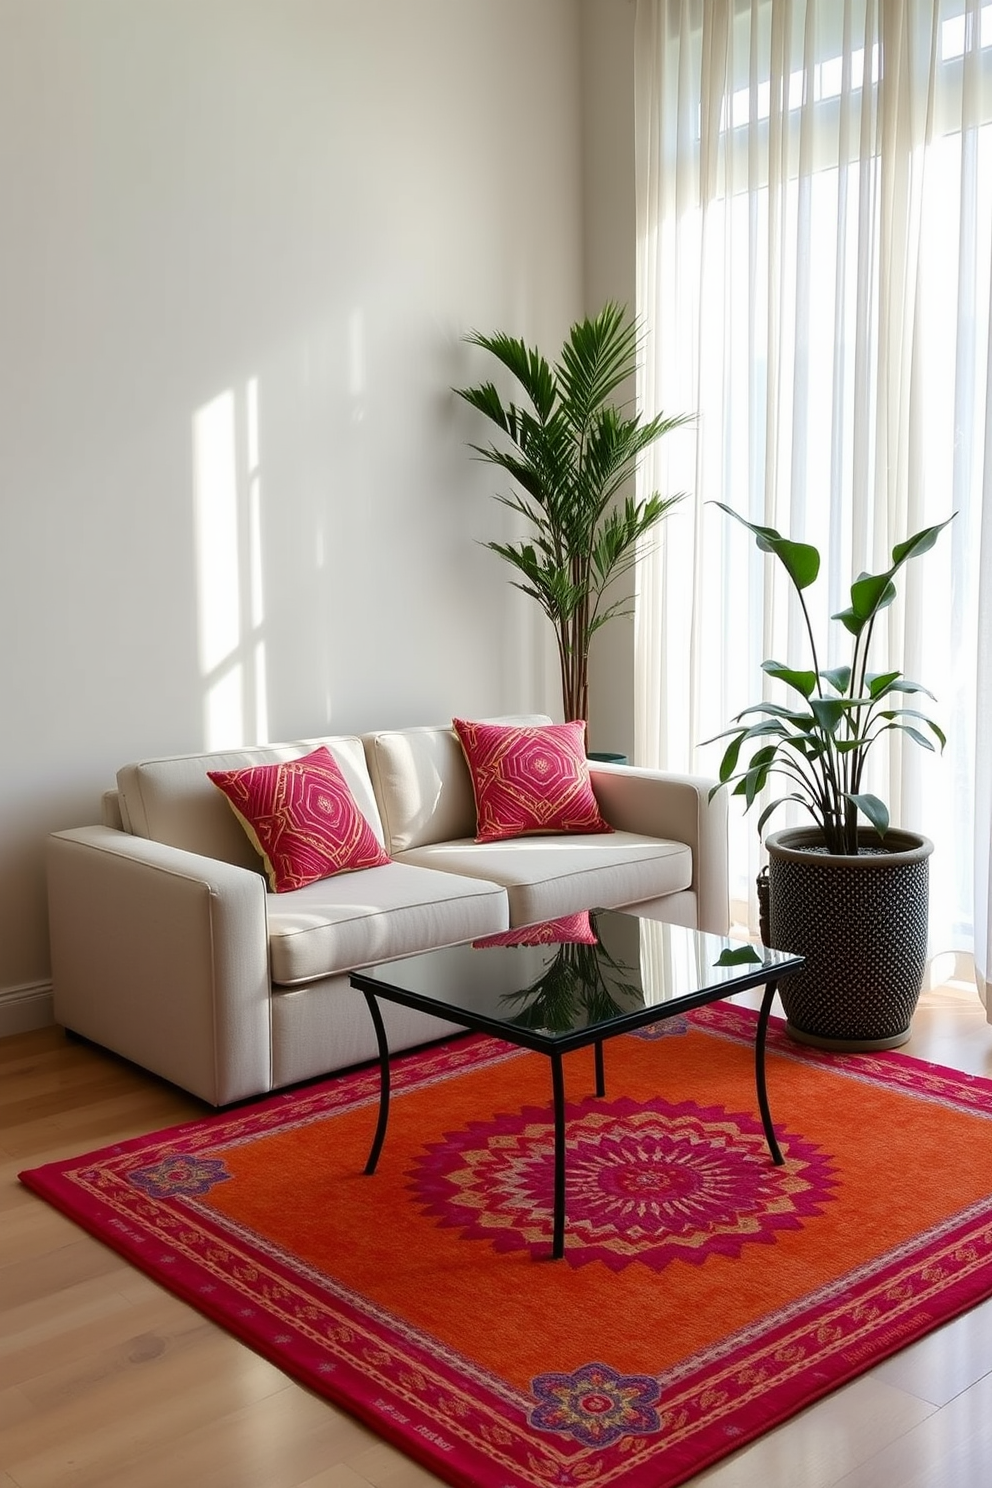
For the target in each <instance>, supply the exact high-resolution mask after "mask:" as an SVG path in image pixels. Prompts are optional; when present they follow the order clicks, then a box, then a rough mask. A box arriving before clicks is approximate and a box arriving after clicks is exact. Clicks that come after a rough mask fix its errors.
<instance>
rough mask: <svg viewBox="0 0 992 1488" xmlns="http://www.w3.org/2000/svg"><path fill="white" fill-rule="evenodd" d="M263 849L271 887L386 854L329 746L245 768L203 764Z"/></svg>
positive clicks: (375, 864)
mask: <svg viewBox="0 0 992 1488" xmlns="http://www.w3.org/2000/svg"><path fill="white" fill-rule="evenodd" d="M207 774H208V776H209V777H210V779H211V780H212V781H213V783H214V785H216V786H217V787H218V789H220V790H222V791H223V792H224V795H225V796H226V797H227V799H228V801H229V802H230V804H231V807H232V808H233V810H234V814H235V816H237V818H238V820H239V821H240V822H241V825H242V826H243V827H244V829H245V831H246V832H247V833H248V836H249V837H250V839H251V841H252V844H253V845H254V847H255V848H256V849H257V850H258V852H260V853H261V855H262V859H263V861H264V863H265V871H266V873H267V874H268V878H269V883H270V885H271V887H272V891H273V893H276V894H284V893H286V892H287V891H288V890H289V889H302V888H303V887H304V885H306V884H310V883H316V881H317V879H319V878H330V877H331V875H332V874H335V873H351V872H353V871H354V870H355V869H356V868H380V867H382V865H383V864H384V863H388V862H389V861H390V859H389V858H388V857H387V855H386V853H385V852H384V851H383V848H382V844H381V843H380V842H379V839H378V838H377V837H376V835H375V833H374V832H373V830H372V828H371V827H370V826H369V824H368V822H367V821H366V820H365V817H364V816H363V815H362V813H361V812H360V811H359V809H358V807H357V806H356V805H355V801H354V798H353V796H352V794H351V791H350V790H349V789H348V785H347V782H346V781H345V778H344V776H343V775H342V774H341V770H340V767H339V766H338V763H337V761H336V760H335V758H334V756H333V755H332V754H331V752H330V750H329V749H327V748H325V747H324V745H321V746H320V748H319V749H315V750H314V751H313V753H312V754H305V755H303V756H302V758H300V759H294V760H284V761H282V762H280V763H278V764H271V765H253V766H250V767H249V768H246V769H243V770H208V771H207Z"/></svg>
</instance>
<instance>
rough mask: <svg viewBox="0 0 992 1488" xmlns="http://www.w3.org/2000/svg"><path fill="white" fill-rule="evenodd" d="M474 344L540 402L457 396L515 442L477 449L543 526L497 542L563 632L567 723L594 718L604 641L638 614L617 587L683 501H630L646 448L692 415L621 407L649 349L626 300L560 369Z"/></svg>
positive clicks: (480, 339) (580, 329) (541, 359)
mask: <svg viewBox="0 0 992 1488" xmlns="http://www.w3.org/2000/svg"><path fill="white" fill-rule="evenodd" d="M466 339H467V340H468V341H469V342H470V343H471V344H472V345H475V346H481V347H482V348H483V349H484V350H485V351H488V352H490V353H491V354H492V355H493V356H494V357H495V358H496V359H497V361H498V362H500V363H501V364H502V366H503V367H505V368H506V370H507V371H508V372H510V373H511V374H512V375H513V377H514V378H515V379H516V381H517V382H518V383H519V384H520V386H521V388H522V389H523V391H524V393H525V394H526V397H527V400H528V403H529V405H530V406H529V407H525V406H521V405H518V404H516V403H513V402H506V403H504V401H503V399H502V397H501V396H500V394H499V392H498V391H497V389H496V387H495V385H494V384H493V383H492V382H484V383H481V384H480V385H479V386H477V387H469V388H456V389H455V391H456V392H457V393H458V395H459V397H461V398H464V399H465V401H466V402H467V403H469V404H470V405H471V406H472V407H473V408H475V409H477V410H478V411H479V412H480V413H482V414H484V415H485V417H486V418H487V419H489V421H490V423H492V424H494V425H495V427H496V428H497V429H498V430H499V432H500V434H501V435H502V436H503V439H502V441H501V443H500V444H499V445H486V446H482V445H472V446H471V448H472V449H474V450H475V452H476V454H477V455H478V456H479V457H480V458H481V459H483V460H488V461H489V462H490V463H491V464H493V465H497V466H499V468H500V469H502V470H504V471H506V472H507V473H508V474H509V475H511V476H512V477H513V479H514V481H515V482H516V484H517V487H518V488H519V489H518V490H517V491H515V492H514V493H513V494H512V495H499V496H498V497H497V500H498V501H500V502H501V503H502V504H503V505H504V506H507V507H509V508H510V510H511V511H515V512H517V513H518V514H519V515H520V516H522V517H524V518H526V520H527V521H528V522H529V523H530V525H531V527H532V528H533V534H532V536H531V537H529V538H524V539H521V540H519V541H515V542H507V543H502V542H489V543H487V544H486V546H487V547H488V548H491V549H492V550H493V552H494V553H498V554H499V556H500V557H501V558H504V559H505V560H506V562H507V563H509V564H511V565H512V567H513V568H514V569H516V571H517V574H518V575H519V577H518V578H517V579H516V580H515V581H514V582H515V585H516V587H517V588H518V589H521V590H522V591H523V592H524V594H529V595H530V596H531V598H532V599H535V600H536V601H537V603H538V604H539V605H540V606H541V608H542V610H543V611H544V613H545V614H546V615H547V617H548V619H549V620H550V621H551V624H552V626H553V627H554V632H555V641H556V643H557V647H558V660H559V666H560V670H561V692H562V707H563V711H564V717H565V720H566V722H571V721H572V720H574V719H587V718H588V704H589V681H588V677H589V646H590V643H591V641H592V638H593V636H594V635H595V633H596V631H597V630H599V629H600V627H601V626H603V625H605V624H606V622H607V621H608V620H610V619H612V618H614V617H615V616H617V615H623V614H629V613H630V610H629V603H630V600H629V596H627V597H621V598H619V599H617V600H614V601H610V602H607V599H606V591H607V588H608V586H609V585H610V584H611V583H613V582H614V581H615V580H616V579H618V578H620V577H622V576H623V575H624V574H627V573H629V572H630V570H631V569H632V568H633V567H634V564H635V563H636V561H637V545H638V542H639V540H640V539H641V537H643V535H644V534H645V533H646V532H647V531H648V530H649V529H650V528H652V527H653V526H654V525H655V524H656V523H657V522H659V521H660V520H661V518H662V517H664V516H665V514H666V513H667V512H668V511H669V510H670V509H671V508H672V507H673V506H674V505H675V504H676V502H678V501H680V500H681V499H682V494H679V495H675V496H668V497H663V496H661V495H659V494H658V493H657V492H654V493H652V494H651V495H650V496H648V497H645V498H644V499H643V500H636V499H635V498H634V497H632V496H630V495H626V496H622V495H621V493H622V491H623V488H624V486H625V485H627V483H628V482H629V481H630V479H631V477H632V476H633V474H634V472H635V470H636V467H637V461H638V459H639V457H640V456H641V454H642V453H643V452H644V450H646V449H647V447H648V446H649V445H651V444H653V443H654V442H655V440H657V439H660V438H661V436H662V435H663V434H667V433H668V432H669V431H670V430H672V429H675V428H678V427H679V425H681V424H684V423H687V422H688V421H689V418H690V417H691V416H690V415H677V416H675V417H672V418H666V417H665V416H663V415H662V414H657V415H655V417H653V418H651V419H647V420H642V419H641V417H640V415H639V414H637V413H636V412H635V413H630V412H628V411H626V409H625V408H624V406H623V405H621V404H618V403H616V402H615V401H614V395H615V394H616V393H617V392H618V390H619V389H620V388H621V387H622V386H623V385H624V384H625V383H628V382H629V381H630V380H631V379H632V378H633V377H634V374H635V372H636V369H637V356H638V351H639V347H640V341H639V333H638V328H637V326H636V324H635V323H634V322H633V321H632V320H631V319H630V318H629V316H628V313H627V311H626V309H624V308H623V307H621V306H620V305H617V304H615V303H612V302H611V303H609V304H607V305H606V306H605V307H604V308H603V310H601V311H600V313H599V314H598V315H597V316H595V317H593V318H592V319H586V320H582V321H579V322H577V323H576V324H575V325H573V326H572V328H571V330H570V332H569V334H568V338H567V340H566V341H565V344H564V346H563V347H562V350H561V353H560V356H559V359H558V361H557V362H556V363H555V364H554V365H552V364H551V363H550V362H549V361H548V360H547V358H546V357H545V356H543V355H542V353H541V352H540V350H539V349H538V348H537V347H527V346H525V345H524V343H523V341H522V340H519V339H517V338H515V337H513V336H509V335H506V334H505V333H504V332H502V331H497V332H496V333H495V334H494V335H491V336H484V335H481V334H479V333H478V332H473V334H472V335H470V336H468V337H467V338H466Z"/></svg>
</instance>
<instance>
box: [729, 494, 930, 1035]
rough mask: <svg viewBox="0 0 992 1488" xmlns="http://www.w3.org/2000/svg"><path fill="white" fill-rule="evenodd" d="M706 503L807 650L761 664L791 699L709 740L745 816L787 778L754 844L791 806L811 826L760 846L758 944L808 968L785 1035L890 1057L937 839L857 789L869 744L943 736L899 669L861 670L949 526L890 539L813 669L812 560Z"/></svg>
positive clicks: (908, 994)
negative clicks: (737, 539)
mask: <svg viewBox="0 0 992 1488" xmlns="http://www.w3.org/2000/svg"><path fill="white" fill-rule="evenodd" d="M715 505H717V506H719V507H720V509H721V510H722V511H725V512H727V514H728V515H729V516H732V517H734V518H735V519H736V520H737V521H738V522H741V523H742V524H743V526H745V527H746V528H747V529H748V531H749V532H752V533H753V534H754V537H755V539H756V541H757V545H758V547H759V549H760V550H761V551H762V552H764V553H773V554H774V555H775V557H776V558H778V559H779V561H780V562H781V563H782V565H783V567H784V568H785V571H786V573H787V574H788V576H789V579H790V581H791V583H792V585H793V588H794V589H795V592H796V594H797V596H798V599H799V604H800V608H801V610H802V616H803V621H804V624H805V630H806V636H807V639H808V642H809V647H810V660H811V663H812V665H811V667H810V668H808V669H796V668H794V667H790V666H786V665H783V664H782V663H781V662H778V661H765V662H763V663H762V670H763V671H764V672H765V673H766V674H767V675H768V676H769V677H772V678H775V679H776V680H777V681H779V682H782V683H784V684H785V686H786V687H787V688H788V689H789V693H790V695H791V699H792V700H791V701H790V702H788V703H785V704H779V703H774V702H762V703H756V704H754V705H752V706H751V707H748V708H745V709H744V710H743V711H742V712H741V713H739V714H738V715H737V717H736V719H735V726H734V727H733V728H731V729H727V730H725V731H724V733H722V734H719V735H717V737H718V738H727V737H729V739H730V742H729V744H728V745H727V746H726V749H725V750H724V754H723V759H722V761H721V764H720V772H719V774H720V782H721V783H720V785H718V786H715V787H714V791H716V790H720V789H721V788H722V787H723V786H724V785H727V786H732V787H733V794H734V795H738V796H743V798H744V801H745V810H750V808H751V807H752V806H753V805H754V803H755V802H756V801H757V800H758V797H759V796H760V794H761V792H762V791H763V789H764V787H765V785H766V784H767V783H768V782H769V780H771V778H772V777H773V776H775V777H778V778H780V779H782V780H783V781H784V782H785V787H786V789H785V793H784V794H783V795H780V796H777V797H776V799H775V800H773V801H772V802H771V804H770V805H767V806H766V807H765V808H764V810H763V811H762V812H761V815H760V817H759V819H758V834H759V836H760V834H761V832H762V831H763V829H764V826H765V823H766V822H767V821H768V819H769V818H770V817H771V815H772V814H773V813H774V812H775V811H777V810H778V808H779V807H780V806H782V805H783V804H784V803H785V802H787V801H793V802H796V803H798V804H799V805H800V806H801V807H803V809H804V810H805V811H806V812H808V814H809V815H810V816H811V817H812V819H813V823H814V825H813V827H811V828H809V827H807V828H793V829H786V830H784V831H779V832H774V833H772V834H771V835H770V836H769V837H768V838H767V839H766V840H765V844H764V845H765V848H766V850H767V852H768V869H767V877H766V876H765V874H764V872H763V874H762V875H761V876H759V897H760V898H761V899H762V900H765V899H767V905H765V904H764V903H763V904H762V911H763V912H762V938H763V939H764V940H765V941H766V943H767V944H768V945H770V946H773V947H775V948H777V949H780V950H789V951H792V952H794V953H796V954H801V955H803V956H805V958H806V965H805V968H804V969H803V971H801V972H799V973H798V974H797V975H796V976H795V977H792V978H790V979H789V982H788V985H786V984H784V983H783V985H782V988H781V997H782V1003H783V1007H784V1008H785V1013H786V1018H787V1020H788V1022H787V1027H788V1030H789V1032H790V1033H791V1034H792V1036H793V1037H794V1038H796V1039H798V1040H799V1041H801V1042H804V1043H811V1044H816V1045H819V1046H821V1047H827V1048H844V1049H867V1048H871V1049H879V1048H893V1047H895V1046H896V1045H898V1044H901V1043H904V1042H905V1041H906V1039H908V1038H909V1034H910V1022H911V1019H912V1016H913V1012H914V1010H915V1007H916V1004H917V1001H918V1000H919V995H920V989H921V986H922V982H923V972H924V968H925V964H926V950H927V916H928V897H929V874H928V869H929V862H928V860H929V857H930V854H931V852H932V851H933V843H932V842H930V841H929V839H928V838H926V837H923V836H920V835H919V834H918V833H914V832H908V831H902V830H897V829H895V828H892V827H890V825H889V813H888V809H887V807H886V806H885V804H884V802H882V801H881V800H879V798H878V797H877V796H875V795H872V794H870V793H869V792H867V791H866V790H865V789H864V784H865V782H864V774H865V768H866V764H867V760H868V755H869V753H870V751H871V749H872V748H873V747H874V745H875V744H877V743H878V741H879V739H881V738H883V737H885V736H886V735H888V734H891V733H892V732H893V731H896V732H898V733H901V734H903V735H904V736H905V737H907V738H909V739H912V740H913V742H914V743H915V744H919V745H921V746H922V747H923V748H924V749H930V750H932V749H933V747H934V741H936V742H937V743H938V744H939V745H940V747H941V749H943V747H944V743H945V739H944V734H943V732H942V731H941V729H940V728H939V727H938V726H937V724H936V723H934V722H933V720H932V719H931V718H928V717H927V716H926V715H925V714H924V713H922V712H920V711H919V710H918V709H917V708H914V707H906V706H903V705H902V700H903V699H904V698H905V697H912V696H914V695H918V694H920V693H924V694H925V695H926V696H927V697H932V696H933V694H932V693H930V692H928V691H927V689H926V688H925V687H922V686H921V685H920V684H919V683H918V682H911V681H909V680H908V679H907V678H905V677H903V676H902V674H901V673H900V672H897V671H881V672H869V670H868V653H869V650H870V648H871V642H872V636H873V634H874V630H875V622H876V620H877V619H878V616H879V615H880V614H881V613H882V611H883V610H885V609H886V608H887V607H888V606H889V605H890V604H891V603H892V601H893V599H894V598H895V594H896V590H895V585H894V583H893V580H894V578H895V575H896V573H897V572H898V571H899V569H901V568H902V566H903V565H904V564H905V563H907V562H908V561H909V560H910V559H911V558H916V557H919V556H920V555H921V554H923V553H926V552H928V551H929V549H930V548H932V547H933V545H934V543H935V542H936V540H937V537H938V535H939V533H940V532H941V530H942V529H943V528H944V527H946V526H947V523H948V522H949V521H951V520H952V519H951V518H950V517H948V519H947V521H945V522H940V523H938V524H937V525H936V526H933V527H926V528H924V529H923V530H922V531H921V532H917V533H916V534H915V536H913V537H911V538H909V539H908V541H906V542H903V543H899V544H898V545H897V546H896V547H895V548H893V550H892V563H891V566H890V567H889V568H888V569H886V570H885V572H884V573H880V574H868V573H862V574H860V575H859V576H858V578H857V579H855V581H854V583H853V584H852V585H851V603H850V606H849V607H848V608H847V609H846V610H842V611H841V612H840V613H839V614H836V615H833V616H832V617H831V618H832V619H833V620H835V621H838V622H839V623H840V624H841V625H842V626H843V627H844V629H845V630H846V631H847V632H848V634H849V636H850V638H851V639H850V644H851V660H850V663H849V664H848V665H845V666H838V667H832V668H828V669H822V668H821V666H820V662H819V658H818V654H817V646H816V640H815V636H814V632H813V626H812V623H811V620H810V614H809V610H808V608H807V605H806V600H805V597H804V591H805V590H806V589H808V588H809V586H810V585H811V584H812V583H813V582H814V580H815V579H816V577H817V575H818V573H819V569H820V554H819V552H818V551H817V549H816V548H815V547H813V546H811V545H810V544H809V543H799V542H792V541H790V540H789V539H788V538H785V537H782V536H781V534H780V533H778V532H776V530H775V529H774V527H761V526H757V525H755V524H754V523H752V522H747V521H745V520H744V518H743V517H741V516H739V515H738V514H737V512H735V511H732V510H731V508H730V507H728V506H724V504H723V503H722V502H719V501H718V502H716V503H715ZM709 742H713V741H712V740H711V741H709ZM742 753H746V754H747V755H748V758H747V760H746V762H745V763H743V764H742V763H741V756H742ZM712 794H713V792H711V795H712Z"/></svg>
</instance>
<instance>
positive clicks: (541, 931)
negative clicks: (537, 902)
mask: <svg viewBox="0 0 992 1488" xmlns="http://www.w3.org/2000/svg"><path fill="white" fill-rule="evenodd" d="M542 945H599V939H598V937H597V935H596V932H595V930H594V929H593V928H592V924H591V922H590V920H589V911H588V910H587V909H583V910H580V912H579V913H578V914H571V915H560V916H559V917H558V919H556V920H542V921H541V923H540V924H538V925H521V926H520V927H519V929H517V930H502V931H500V933H499V934H498V935H484V936H482V938H481V939H480V940H473V942H472V946H473V948H474V949H475V950H481V949H482V948H483V947H484V946H542Z"/></svg>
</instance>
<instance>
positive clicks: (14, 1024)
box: [0, 982, 55, 1038]
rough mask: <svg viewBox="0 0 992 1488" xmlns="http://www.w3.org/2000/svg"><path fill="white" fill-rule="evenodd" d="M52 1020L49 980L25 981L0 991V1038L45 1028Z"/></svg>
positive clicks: (53, 1020)
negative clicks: (20, 984)
mask: <svg viewBox="0 0 992 1488" xmlns="http://www.w3.org/2000/svg"><path fill="white" fill-rule="evenodd" d="M54 1022H55V1017H54V1014H53V1013H52V984H51V982H25V983H24V985H23V986H21V987H5V988H3V990H2V991H0V1038H6V1037H7V1036H8V1035H9V1034H12V1033H28V1032H29V1031H30V1030H31V1029H32V1028H47V1027H48V1026H49V1024H51V1023H54Z"/></svg>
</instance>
